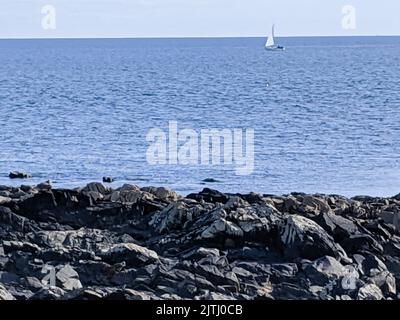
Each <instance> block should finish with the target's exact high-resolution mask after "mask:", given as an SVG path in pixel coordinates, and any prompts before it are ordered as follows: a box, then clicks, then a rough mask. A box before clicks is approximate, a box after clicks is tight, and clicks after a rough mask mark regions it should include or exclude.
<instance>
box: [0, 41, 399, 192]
mask: <svg viewBox="0 0 400 320" xmlns="http://www.w3.org/2000/svg"><path fill="white" fill-rule="evenodd" d="M280 44H282V45H285V46H287V51H286V52H280V53H277V52H272V53H271V52H266V51H264V50H263V45H264V39H256V38H253V39H181V40H178V39H163V40H159V39H126V40H125V39H120V40H106V39H99V40H1V41H0V108H1V109H0V130H1V131H0V132H1V133H0V141H1V142H0V184H7V185H10V184H21V183H24V184H34V183H37V182H40V181H43V180H47V179H51V180H53V181H55V182H56V185H58V186H68V187H72V186H81V185H83V184H84V183H86V182H88V181H99V180H101V178H102V177H103V176H113V177H116V178H117V179H118V181H117V182H116V184H117V185H118V184H121V183H124V182H130V183H134V184H138V185H141V186H144V185H156V186H159V185H162V186H169V187H172V188H174V189H176V190H178V191H179V192H181V193H188V192H191V191H199V190H200V189H202V188H203V187H205V186H208V187H212V188H215V189H219V190H222V191H227V192H249V191H256V192H263V193H277V194H282V193H287V192H291V191H304V192H321V193H339V194H344V195H347V196H352V195H356V194H369V195H377V196H378V195H379V196H389V195H394V194H397V193H399V192H400V38H398V37H382V38H381V37H366V38H357V37H355V38H354V37H349V38H286V39H281V40H280ZM171 120H174V121H177V122H178V128H181V129H184V128H192V129H195V130H200V129H202V128H227V129H233V128H254V131H255V170H254V173H253V174H252V175H249V176H237V175H236V174H235V165H226V166H222V165H221V166H201V165H196V166H180V165H160V166H150V165H149V164H148V163H147V161H146V150H147V148H148V143H147V142H146V134H147V133H148V130H149V129H151V128H154V127H159V128H161V129H163V130H165V131H167V129H168V121H171ZM11 170H22V171H28V172H30V173H32V174H33V176H34V178H33V179H30V180H26V181H11V180H9V178H8V173H9V172H10V171H11ZM206 178H214V179H217V180H219V181H220V182H218V183H202V180H203V179H206Z"/></svg>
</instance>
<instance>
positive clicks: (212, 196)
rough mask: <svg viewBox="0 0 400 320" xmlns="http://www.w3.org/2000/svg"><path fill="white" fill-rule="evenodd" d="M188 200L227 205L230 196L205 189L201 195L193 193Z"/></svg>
mask: <svg viewBox="0 0 400 320" xmlns="http://www.w3.org/2000/svg"><path fill="white" fill-rule="evenodd" d="M187 198H188V199H193V200H196V201H205V202H210V203H216V202H220V203H224V204H225V203H227V202H228V200H229V196H227V195H225V194H223V193H221V192H219V191H217V190H212V189H209V188H204V189H203V191H201V192H200V193H192V194H189V195H188V196H187Z"/></svg>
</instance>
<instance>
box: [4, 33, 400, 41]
mask: <svg viewBox="0 0 400 320" xmlns="http://www.w3.org/2000/svg"><path fill="white" fill-rule="evenodd" d="M266 37H267V36H171V37H169V36H168V37H167V36H165V37H164V36H149V37H148V36H143V37H134V36H133V37H130V36H126V37H124V36H121V37H101V36H99V37H96V36H94V37H9V38H8V37H6V38H1V37H0V40H91V39H93V40H94V39H104V40H113V39H116V40H118V39H120V40H121V39H126V40H128V39H132V40H135V39H137V40H141V39H143V40H145V39H248V38H254V39H259V38H266ZM362 37H364V38H367V37H368V38H371V37H400V34H393V35H387V34H385V35H379V34H375V35H304V36H302V35H292V36H277V37H276V38H278V39H279V38H281V39H284V38H362Z"/></svg>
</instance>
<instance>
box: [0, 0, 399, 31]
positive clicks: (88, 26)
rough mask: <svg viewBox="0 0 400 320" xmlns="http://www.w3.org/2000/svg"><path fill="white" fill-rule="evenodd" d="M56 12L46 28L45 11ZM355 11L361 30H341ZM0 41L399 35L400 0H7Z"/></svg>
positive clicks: (0, 5) (1, 17)
mask: <svg viewBox="0 0 400 320" xmlns="http://www.w3.org/2000/svg"><path fill="white" fill-rule="evenodd" d="M44 5H52V6H54V8H55V9H56V28H55V29H47V30H45V29H43V28H42V18H43V17H44V15H43V14H42V13H41V9H42V7H43V6H44ZM345 5H352V6H353V7H354V8H355V10H356V11H355V14H356V16H355V17H356V28H355V29H344V28H343V27H342V19H343V14H342V8H343V6H345ZM0 8H1V10H0V38H38V37H40V38H54V37H60V38H63V37H206V36H212V37H219V36H265V35H266V34H268V32H269V29H270V25H271V24H272V23H276V24H277V34H278V36H279V35H280V36H321V35H400V1H399V0H380V1H378V0H1V2H0Z"/></svg>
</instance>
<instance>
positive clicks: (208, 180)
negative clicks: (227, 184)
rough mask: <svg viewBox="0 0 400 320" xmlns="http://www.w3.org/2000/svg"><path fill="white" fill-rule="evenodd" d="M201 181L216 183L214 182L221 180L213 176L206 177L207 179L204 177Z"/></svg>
mask: <svg viewBox="0 0 400 320" xmlns="http://www.w3.org/2000/svg"><path fill="white" fill-rule="evenodd" d="M203 182H208V183H216V182H221V181H219V180H217V179H214V178H207V179H204V180H203Z"/></svg>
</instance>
